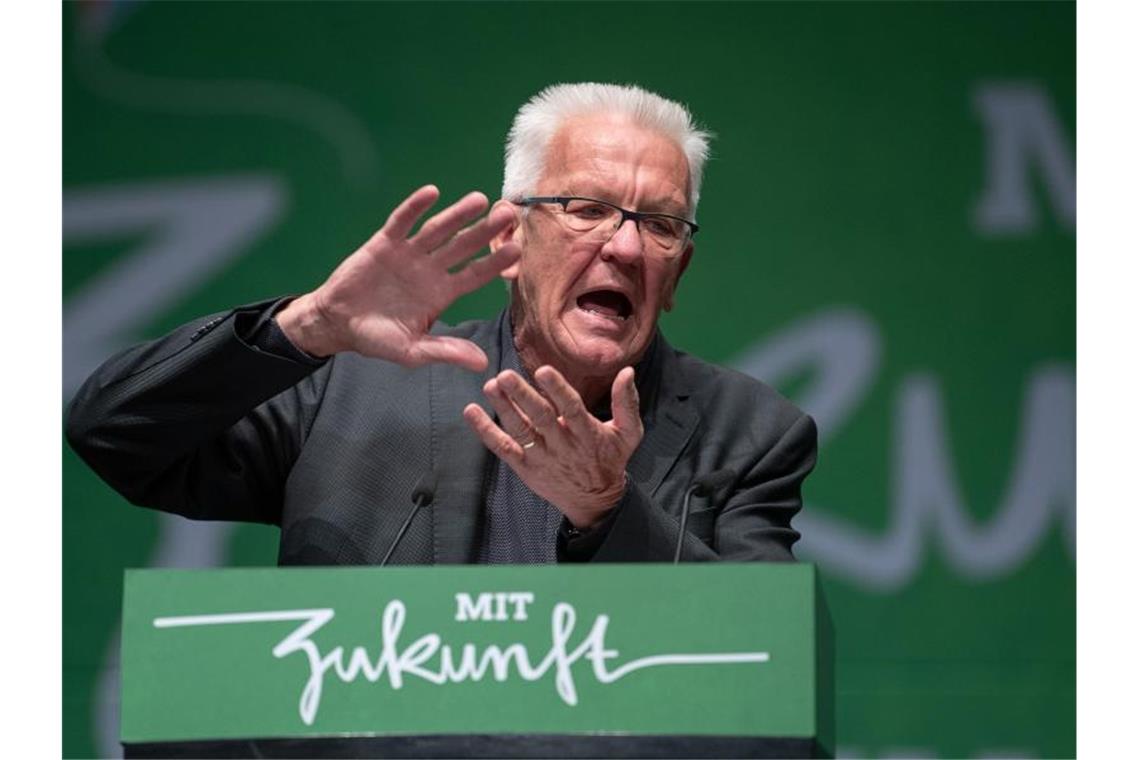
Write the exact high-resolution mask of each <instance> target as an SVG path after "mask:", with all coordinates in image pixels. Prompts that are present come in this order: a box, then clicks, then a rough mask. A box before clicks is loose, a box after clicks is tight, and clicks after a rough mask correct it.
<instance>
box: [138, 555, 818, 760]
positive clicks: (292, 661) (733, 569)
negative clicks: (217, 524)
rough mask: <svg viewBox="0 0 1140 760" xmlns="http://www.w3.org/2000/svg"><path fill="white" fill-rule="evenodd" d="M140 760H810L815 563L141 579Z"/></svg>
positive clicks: (152, 573) (321, 571)
mask: <svg viewBox="0 0 1140 760" xmlns="http://www.w3.org/2000/svg"><path fill="white" fill-rule="evenodd" d="M122 646H123V652H122V677H123V684H122V686H123V691H122V741H123V745H124V750H125V753H126V756H127V757H812V756H829V755H830V754H832V752H833V750H834V744H833V732H832V723H833V719H832V700H833V685H832V684H833V682H832V673H831V641H830V622H829V619H828V614H827V610H826V606H825V605H824V603H823V598H822V596H821V594H820V589H819V581H818V578H817V575H816V570H815V568H814V567H813V566H811V565H806V564H798V565H795V564H789V565H782V564H781V565H776V564H707V565H696V564H686V565H676V566H674V565H588V566H539V567H528V566H503V567H467V566H448V567H388V568H376V567H354V568H304V569H278V568H264V569H260V568H259V569H232V570H210V571H178V570H131V571H128V572H127V574H126V587H125V592H124V601H123V639H122Z"/></svg>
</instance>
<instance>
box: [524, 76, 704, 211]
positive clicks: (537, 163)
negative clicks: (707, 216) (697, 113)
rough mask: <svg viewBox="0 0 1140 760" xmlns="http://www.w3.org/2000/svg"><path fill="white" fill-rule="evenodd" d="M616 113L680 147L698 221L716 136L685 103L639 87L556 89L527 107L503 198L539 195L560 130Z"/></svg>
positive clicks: (587, 84) (569, 86) (561, 86)
mask: <svg viewBox="0 0 1140 760" xmlns="http://www.w3.org/2000/svg"><path fill="white" fill-rule="evenodd" d="M597 113H613V114H620V115H623V116H627V117H629V118H630V119H631V120H632V121H633V122H634V123H635V124H638V125H640V126H643V127H645V128H647V129H652V130H655V131H657V132H660V133H661V134H663V135H665V136H666V137H669V138H671V139H673V140H675V141H676V143H677V145H678V146H680V148H681V150H682V151H684V153H685V158H686V159H687V160H688V163H689V214H690V215H691V216H692V218H694V219H695V218H696V214H697V200H698V199H699V198H700V195H701V173H702V172H703V171H704V166H705V159H706V158H708V155H709V139H710V138H711V137H712V134H711V133H709V132H706V131H704V130H701V129H698V128H697V126H696V124H694V122H693V117H692V115H691V114H690V113H689V111H688V109H686V108H685V107H684V106H683V105H681V104H680V103H676V102H674V101H672V100H666V99H665V98H663V97H661V96H660V95H657V94H655V93H652V92H649V91H647V90H643V89H641V88H640V87H636V86H633V85H628V86H623V85H616V84H598V83H596V82H584V83H580V84H556V85H551V86H550V87H547V88H546V89H544V90H543V91H542V92H540V93H538V94H537V95H535V96H534V97H533V98H531V99H530V100H529V101H527V102H526V103H525V104H524V105H523V107H522V108H520V109H519V112H518V113H517V114H515V120H514V123H513V124H512V125H511V131H510V133H509V134H508V135H507V146H506V162H505V166H504V170H503V197H504V198H508V199H511V200H518V199H520V198H523V197H524V196H527V195H533V194H534V191H535V189H536V188H537V187H538V181H539V179H540V178H541V177H542V172H543V170H544V168H545V166H546V153H547V150H548V149H549V147H550V142H551V140H553V139H554V136H555V134H556V133H557V132H558V130H559V128H561V127H562V125H563V124H564V123H565V122H566V120H567V119H568V118H570V117H572V116H582V115H586V114H597Z"/></svg>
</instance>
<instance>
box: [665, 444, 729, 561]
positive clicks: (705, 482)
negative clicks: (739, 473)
mask: <svg viewBox="0 0 1140 760" xmlns="http://www.w3.org/2000/svg"><path fill="white" fill-rule="evenodd" d="M734 480H736V470H734V469H732V468H731V467H725V468H723V469H720V470H716V471H714V472H710V473H708V474H707V475H701V476H700V477H697V478H694V479H693V483H692V485H690V486H689V488H688V490H687V491H685V503H684V504H683V505H682V506H681V528H680V530H679V531H678V532H677V549H676V551H674V552H673V564H674V565H676V564H677V563H678V562H680V561H681V547H682V546H683V545H684V543H685V524H686V523H688V522H689V505H690V503H691V502H692V499H693V497H694V496H709V495H711V494H714V493H716V492H717V491H719V490H720V489H722V488H724V487H725V486H727V485H729V484H730V483H732V481H734Z"/></svg>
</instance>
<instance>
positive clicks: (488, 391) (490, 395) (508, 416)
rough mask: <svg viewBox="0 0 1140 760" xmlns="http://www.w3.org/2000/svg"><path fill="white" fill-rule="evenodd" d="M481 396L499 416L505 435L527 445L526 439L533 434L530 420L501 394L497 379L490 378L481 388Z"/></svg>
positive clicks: (530, 437)
mask: <svg viewBox="0 0 1140 760" xmlns="http://www.w3.org/2000/svg"><path fill="white" fill-rule="evenodd" d="M483 395H485V396H486V397H487V400H488V401H489V402H491V407H492V408H493V409H494V410H495V414H497V415H498V416H499V427H501V428H502V429H503V430H504V431H505V432H506V434H507V435H509V436H510V437H511V438H514V439H515V440H516V441H521V442H522V443H527V442H528V439H532V438H534V435H535V433H534V430H533V429H532V427H531V424H530V420H528V419H527V418H526V417H524V416H523V415H522V413H520V412H519V410H518V407H517V406H515V405H514V402H512V401H511V400H510V399H509V398H507V394H506V393H504V392H503V389H502V386H501V385H500V384H499V379H498V378H497V377H493V378H491V379H490V380H488V381H487V383H486V384H485V385H484V386H483Z"/></svg>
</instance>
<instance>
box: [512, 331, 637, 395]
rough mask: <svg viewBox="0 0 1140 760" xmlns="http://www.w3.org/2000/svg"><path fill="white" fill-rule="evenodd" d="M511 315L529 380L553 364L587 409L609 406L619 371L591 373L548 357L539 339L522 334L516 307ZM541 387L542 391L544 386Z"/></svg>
mask: <svg viewBox="0 0 1140 760" xmlns="http://www.w3.org/2000/svg"><path fill="white" fill-rule="evenodd" d="M508 318H509V319H510V320H511V338H512V340H513V342H514V347H515V353H517V354H518V357H519V362H520V363H521V364H522V366H523V369H524V370H526V374H527V377H528V378H529V379H531V380H532V381H533V378H534V373H535V371H536V370H538V368H539V367H542V366H545V365H550V366H551V367H554V369H556V370H558V371H559V372H560V373H561V374H562V376H563V377H564V378H566V381H567V382H568V383H570V386H571V387H572V388H574V390H576V391H577V392H578V395H579V396H581V397H582V403H584V404H585V405H586V408H587V409H589V410H591V411H595V410H597V409H599V408H608V407H609V401H610V388H612V387H613V382H614V377H616V376H617V372H613V373H611V374H609V375H587V374H583V373H579V372H575V371H573V370H571V369H569V368H568V367H565V366H562V365H561V364H560V363H559V362H558V361H555V360H553V359H551V358H549V357H547V356H545V355H544V353H543V352H542V351H541V350H539V349H538V348H537V344H538V341H537V340H531V339H530V336H528V335H525V334H522V333H520V331H519V325H520V320H519V317H518V315H516V314H514V313H513V310H512V311H511V313H510V314H509V317H508ZM538 390H539V392H542V389H541V388H538Z"/></svg>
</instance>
